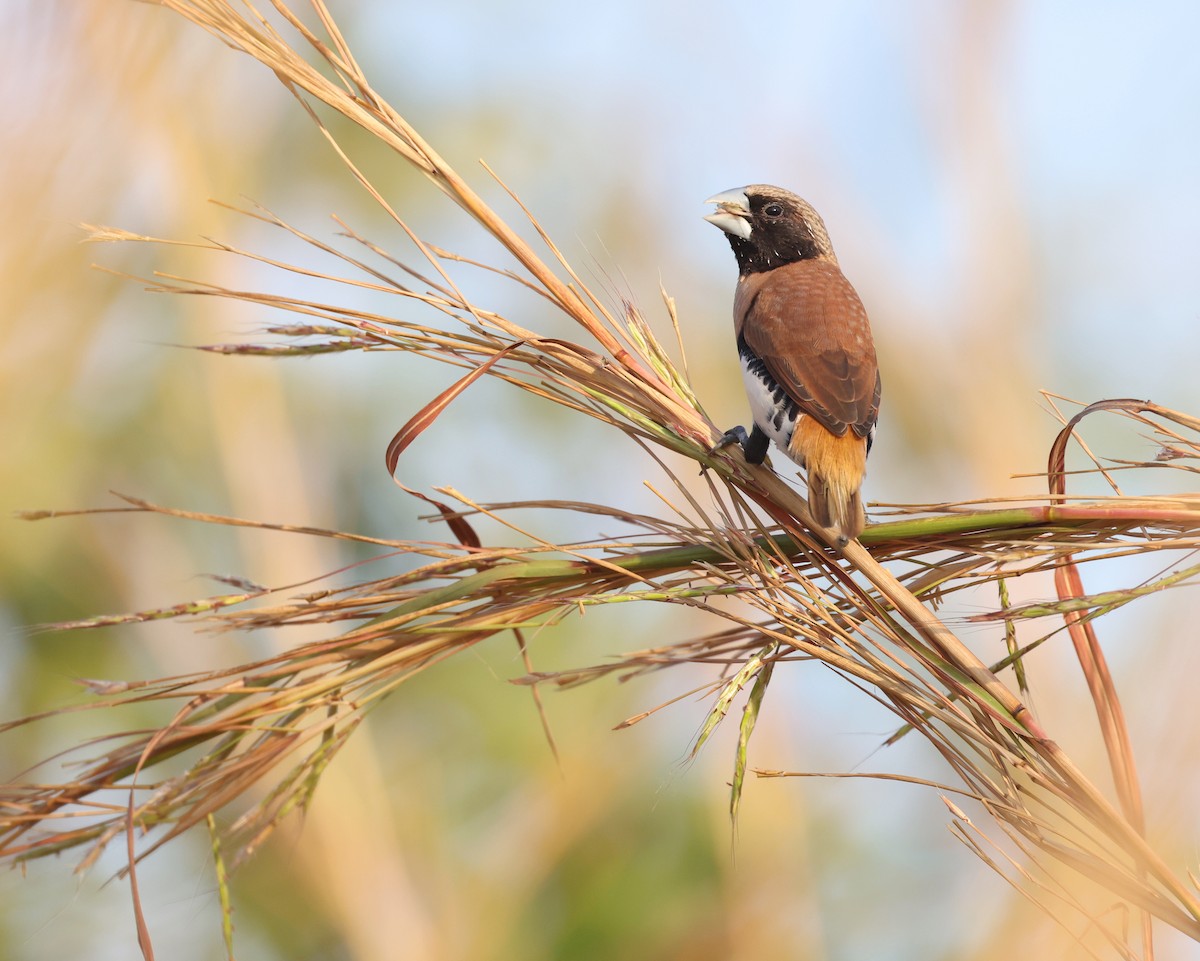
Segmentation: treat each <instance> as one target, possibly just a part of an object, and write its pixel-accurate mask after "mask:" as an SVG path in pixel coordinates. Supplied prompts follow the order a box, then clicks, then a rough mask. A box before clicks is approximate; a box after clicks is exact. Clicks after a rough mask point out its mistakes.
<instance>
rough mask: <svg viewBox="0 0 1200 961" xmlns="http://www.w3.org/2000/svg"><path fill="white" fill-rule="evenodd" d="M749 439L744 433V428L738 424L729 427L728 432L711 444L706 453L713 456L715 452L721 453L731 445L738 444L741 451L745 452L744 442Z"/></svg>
mask: <svg viewBox="0 0 1200 961" xmlns="http://www.w3.org/2000/svg"><path fill="white" fill-rule="evenodd" d="M749 439H750V437H749V435H748V434H747V433H746V428H745V427H743V426H742V425H741V424H739V425H738V426H737V427H730V428H729V430H727V431H725V433H724V434H722V435H721V439H720V440H719V441H717V442H716V443H715V444H713V445H712V447H710V448H709V450H708V452H709V453H710V454H715V453H717V451H722V450H724V449H725V448H726V447H730V446H732V445H733V444H740V445H741V447H742V449H743V450H745V449H746V442H747V441H748V440H749Z"/></svg>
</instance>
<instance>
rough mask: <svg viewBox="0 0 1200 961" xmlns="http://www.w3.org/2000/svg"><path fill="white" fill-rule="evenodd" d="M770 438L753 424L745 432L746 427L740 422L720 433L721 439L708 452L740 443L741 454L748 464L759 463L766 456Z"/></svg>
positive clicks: (711, 452)
mask: <svg viewBox="0 0 1200 961" xmlns="http://www.w3.org/2000/svg"><path fill="white" fill-rule="evenodd" d="M770 443H771V439H770V438H769V437H768V436H767V435H766V434H764V433H763V432H762V431H761V430H759V429H758V425H757V424H755V425H754V429H753V430H751V431H750V433H749V434H747V433H746V428H745V427H742V426H741V425H740V424H739V425H738V426H737V427H730V428H729V430H727V431H725V433H724V434H722V435H721V439H720V440H719V441H717V442H716V444H714V445H713V448H712V450H710V451H709V453H710V454H715V453H716V452H717V451H719V450H724V449H725V448H726V447H729V446H730V445H731V444H740V445H741V448H742V454H743V455H744V456H745V458H746V462H747V463H749V464H761V463H762V462H763V460H764V459H765V458H766V456H767V447H768V446H769V445H770Z"/></svg>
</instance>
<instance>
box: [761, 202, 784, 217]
mask: <svg viewBox="0 0 1200 961" xmlns="http://www.w3.org/2000/svg"><path fill="white" fill-rule="evenodd" d="M763 213H764V214H766V215H767V216H768V217H782V216H783V204H767V205H766V206H765V207H763Z"/></svg>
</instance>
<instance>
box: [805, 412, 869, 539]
mask: <svg viewBox="0 0 1200 961" xmlns="http://www.w3.org/2000/svg"><path fill="white" fill-rule="evenodd" d="M789 454H790V456H791V457H792V459H793V460H795V461H797V462H798V463H801V464H803V465H804V469H805V470H806V471H807V472H808V506H809V507H810V508H811V510H812V513H813V519H814V520H815V521H816V522H817V523H818V524H820V525H821V526H822V527H828V528H830V529H832V530H835V531H837V532H838V533H839V534H840V535H841V538H839V539H840V540H841V541H842V542H843V543H846V542H848V541H850V540H852V539H853V538H855V537H858V535H859V534H861V533H862V529H863V526H864V525H865V523H866V515H865V514H864V512H863V506H862V500H861V498H860V496H859V490H860V489H861V487H862V483H863V478H864V477H866V474H867V439H866V438H865V437H859V436H858V435H857V434H856V433H854V431H852V430H847V431H846V433H844V434H843V435H842V436H841V437H838V436H837V435H836V434H834V433H831V432H830V431H829V430H828V429H826V428H825V427H824V426H823V425H822V424H821V423H820V422H819V421H817V420H815V419H814V418H812V417H807V416H804V415H801V417H799V418H798V419H797V421H796V429H795V432H794V433H793V434H792V444H791V450H790V451H789Z"/></svg>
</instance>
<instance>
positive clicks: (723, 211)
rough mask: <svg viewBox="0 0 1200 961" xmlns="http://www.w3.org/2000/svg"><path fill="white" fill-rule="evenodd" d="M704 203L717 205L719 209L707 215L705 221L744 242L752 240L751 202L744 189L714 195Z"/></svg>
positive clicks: (738, 188) (736, 188) (739, 188)
mask: <svg viewBox="0 0 1200 961" xmlns="http://www.w3.org/2000/svg"><path fill="white" fill-rule="evenodd" d="M704 202H705V203H706V204H716V205H717V209H716V210H714V211H713V212H712V213H711V214H708V215H706V216H705V218H704V219H705V220H707V221H708V222H709V223H710V224H715V225H716V226H718V227H720V228H721V229H722V230H723V231H725V233H727V234H732V235H733V236H735V237H741V238H742V240H749V239H750V230H751V228H750V201H749V199H748V198H747V197H746V190H745V188H744V187H735V188H734V189H733V190H726V191H723V192H722V193H719V194H714V195H713V196H712V197H709V198H708V199H707V200H706V201H704Z"/></svg>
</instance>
